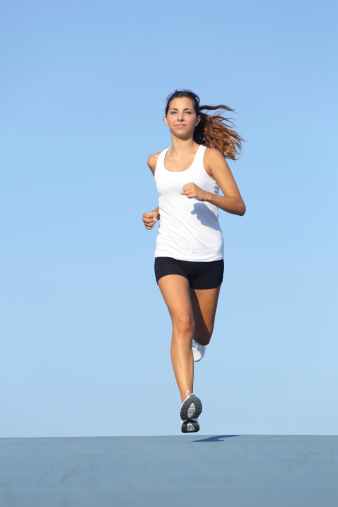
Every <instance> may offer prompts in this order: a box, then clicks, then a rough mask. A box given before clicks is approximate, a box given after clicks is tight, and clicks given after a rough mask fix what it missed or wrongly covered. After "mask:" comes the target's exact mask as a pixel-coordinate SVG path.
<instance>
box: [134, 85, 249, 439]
mask: <svg viewBox="0 0 338 507" xmlns="http://www.w3.org/2000/svg"><path fill="white" fill-rule="evenodd" d="M199 104H200V99H199V97H198V96H197V95H196V94H195V93H193V92H191V91H189V90H183V91H178V90H176V91H175V92H174V93H173V94H171V95H169V97H168V99H167V106H166V109H165V116H164V121H165V123H166V124H167V126H168V127H169V129H170V133H171V140H172V145H171V146H170V148H167V149H166V150H164V151H162V152H160V153H155V154H154V155H151V156H150V157H149V159H148V166H149V168H150V170H151V171H152V173H153V175H154V177H155V181H156V186H157V190H158V193H159V206H158V208H156V209H155V210H153V211H151V212H148V213H144V214H143V222H144V225H145V227H146V229H148V230H150V229H152V228H153V227H154V224H155V223H156V222H157V221H158V220H160V227H159V229H158V235H157V240H156V251H155V276H156V281H157V283H158V286H159V288H160V290H161V293H162V296H163V299H164V301H165V303H166V305H167V307H168V310H169V313H170V317H171V320H172V339H171V360H172V365H173V369H174V373H175V377H176V381H177V384H178V388H179V390H180V394H181V402H182V405H181V411H180V416H181V431H182V432H183V433H189V432H196V431H199V429H200V427H199V423H198V417H199V416H200V414H201V412H202V403H201V400H200V399H199V398H198V397H197V396H196V395H195V394H194V393H193V380H194V361H199V360H200V359H202V357H203V356H204V353H205V348H206V345H208V344H209V342H210V339H211V335H212V332H213V327H214V321H215V314H216V308H217V301H218V296H219V292H220V288H221V283H222V281H223V270H224V261H223V235H222V231H221V228H220V225H219V222H218V208H220V209H222V210H223V211H226V212H227V213H232V214H234V215H240V216H243V215H244V213H245V204H244V202H243V199H242V197H241V194H240V193H239V190H238V187H237V185H236V182H235V180H234V178H233V176H232V173H231V171H230V168H229V166H228V164H227V162H226V161H225V159H226V158H231V159H235V158H236V154H237V153H238V152H239V151H240V149H241V141H242V140H243V139H242V138H241V137H240V136H239V135H238V134H237V133H236V132H235V131H234V130H233V129H232V128H231V127H230V126H229V125H232V123H231V122H230V121H229V120H228V119H226V118H224V117H223V116H221V115H220V114H218V115H208V114H206V113H203V112H202V110H222V109H223V110H226V111H233V109H231V108H230V107H227V106H224V105H219V106H200V105H199ZM219 189H221V191H222V193H223V195H219Z"/></svg>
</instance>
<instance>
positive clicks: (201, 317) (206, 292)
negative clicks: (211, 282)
mask: <svg viewBox="0 0 338 507" xmlns="http://www.w3.org/2000/svg"><path fill="white" fill-rule="evenodd" d="M220 289H221V286H219V287H217V288H216V289H203V290H201V289H199V290H197V289H190V299H191V304H192V309H193V315H194V321H195V333H194V340H195V341H197V343H199V344H200V345H208V343H209V342H210V339H211V335H212V332H213V329H214V322H215V315H216V309H217V302H218V296H219V292H220Z"/></svg>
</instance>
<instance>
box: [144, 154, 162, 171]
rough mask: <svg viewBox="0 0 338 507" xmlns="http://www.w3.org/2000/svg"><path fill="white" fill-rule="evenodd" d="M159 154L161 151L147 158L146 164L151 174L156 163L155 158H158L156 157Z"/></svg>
mask: <svg viewBox="0 0 338 507" xmlns="http://www.w3.org/2000/svg"><path fill="white" fill-rule="evenodd" d="M160 154H161V152H160V151H159V152H158V153H153V154H152V155H150V157H149V158H148V161H147V164H148V167H149V169H150V170H151V172H152V173H153V174H155V169H156V164H157V160H158V157H159V156H160Z"/></svg>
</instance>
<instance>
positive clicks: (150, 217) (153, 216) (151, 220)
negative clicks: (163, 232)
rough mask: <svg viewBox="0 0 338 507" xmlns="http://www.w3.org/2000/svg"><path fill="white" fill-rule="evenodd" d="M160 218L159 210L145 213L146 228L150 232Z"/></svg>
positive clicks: (143, 219) (143, 220)
mask: <svg viewBox="0 0 338 507" xmlns="http://www.w3.org/2000/svg"><path fill="white" fill-rule="evenodd" d="M159 218H160V215H159V212H158V209H155V210H154V211H150V212H149V213H143V218H142V222H143V223H144V226H145V228H146V229H148V230H149V231H150V230H151V229H152V228H153V227H154V225H155V224H156V222H157V220H158V219H159Z"/></svg>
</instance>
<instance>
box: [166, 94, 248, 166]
mask: <svg viewBox="0 0 338 507" xmlns="http://www.w3.org/2000/svg"><path fill="white" fill-rule="evenodd" d="M180 97H187V98H189V99H191V100H192V102H193V104H194V110H195V113H196V116H200V117H201V121H200V122H199V124H198V125H197V127H195V130H194V141H195V142H196V143H197V144H203V145H204V146H206V147H207V148H214V149H216V150H218V151H220V152H221V153H222V155H223V157H224V158H231V159H233V160H236V155H238V154H239V153H240V151H241V149H242V141H244V139H243V138H242V137H241V136H240V135H239V134H237V132H236V131H235V130H233V127H234V126H235V125H234V123H233V122H232V121H231V119H230V118H225V117H224V116H222V115H221V113H222V109H223V110H225V111H232V112H234V109H231V107H228V106H225V105H223V104H220V105H218V106H200V98H199V96H198V95H196V94H195V93H193V92H192V91H190V90H175V91H174V93H172V94H170V95H169V96H168V98H167V105H166V108H165V114H166V115H167V114H168V110H169V106H170V102H171V101H172V100H173V99H176V98H180ZM202 109H203V110H207V111H216V112H218V114H213V115H210V114H207V113H203V112H202Z"/></svg>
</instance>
